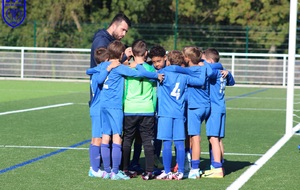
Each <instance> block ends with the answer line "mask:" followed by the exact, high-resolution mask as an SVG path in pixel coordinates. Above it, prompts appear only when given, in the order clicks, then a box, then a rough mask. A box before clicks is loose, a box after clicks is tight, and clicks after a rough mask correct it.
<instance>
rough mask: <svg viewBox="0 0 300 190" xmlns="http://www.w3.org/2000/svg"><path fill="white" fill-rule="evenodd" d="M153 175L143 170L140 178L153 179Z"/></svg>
mask: <svg viewBox="0 0 300 190" xmlns="http://www.w3.org/2000/svg"><path fill="white" fill-rule="evenodd" d="M153 178H154V175H153V174H152V172H144V173H142V179H143V180H150V179H153Z"/></svg>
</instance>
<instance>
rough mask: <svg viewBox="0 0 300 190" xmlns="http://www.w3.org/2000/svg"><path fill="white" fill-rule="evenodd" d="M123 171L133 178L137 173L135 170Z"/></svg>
mask: <svg viewBox="0 0 300 190" xmlns="http://www.w3.org/2000/svg"><path fill="white" fill-rule="evenodd" d="M124 173H125V174H126V175H127V176H128V177H130V178H134V177H136V176H137V173H136V172H135V171H130V170H124Z"/></svg>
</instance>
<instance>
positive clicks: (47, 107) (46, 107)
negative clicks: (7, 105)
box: [0, 103, 73, 115]
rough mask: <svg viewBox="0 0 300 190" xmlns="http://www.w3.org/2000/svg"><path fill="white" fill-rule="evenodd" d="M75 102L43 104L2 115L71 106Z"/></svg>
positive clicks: (1, 113) (2, 113) (0, 113)
mask: <svg viewBox="0 0 300 190" xmlns="http://www.w3.org/2000/svg"><path fill="white" fill-rule="evenodd" d="M72 104H73V103H65V104H55V105H50V106H42V107H36V108H29V109H23V110H14V111H7V112H0V115H8V114H13V113H21V112H28V111H36V110H43V109H49V108H56V107H62V106H69V105H72Z"/></svg>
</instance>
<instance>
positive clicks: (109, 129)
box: [100, 108, 124, 135]
mask: <svg viewBox="0 0 300 190" xmlns="http://www.w3.org/2000/svg"><path fill="white" fill-rule="evenodd" d="M100 115H101V126H102V130H103V134H105V135H115V134H119V135H122V128H123V117H124V115H123V111H122V109H115V108H101V109H100Z"/></svg>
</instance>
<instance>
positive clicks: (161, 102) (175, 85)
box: [157, 65, 205, 118]
mask: <svg viewBox="0 0 300 190" xmlns="http://www.w3.org/2000/svg"><path fill="white" fill-rule="evenodd" d="M179 68H181V67H180V66H177V65H171V66H167V67H165V68H163V69H161V70H159V72H160V73H163V74H164V76H165V77H164V80H163V82H162V83H160V84H159V86H158V95H157V96H158V116H163V117H171V118H185V117H184V112H185V95H184V94H185V92H186V88H187V85H188V84H191V85H195V86H201V85H203V84H204V81H205V78H204V77H191V76H188V75H185V74H181V73H178V72H176V70H177V69H179Z"/></svg>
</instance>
